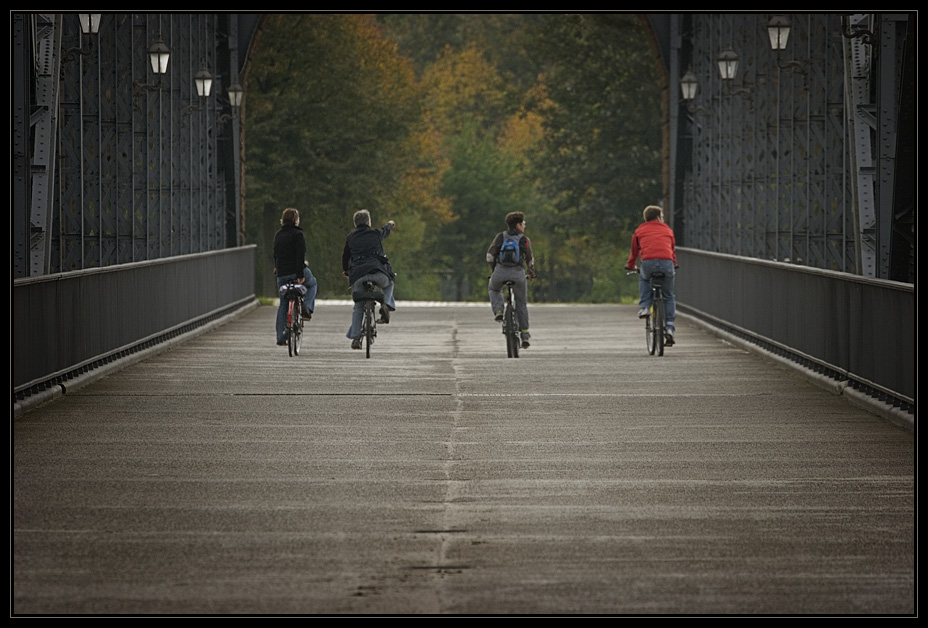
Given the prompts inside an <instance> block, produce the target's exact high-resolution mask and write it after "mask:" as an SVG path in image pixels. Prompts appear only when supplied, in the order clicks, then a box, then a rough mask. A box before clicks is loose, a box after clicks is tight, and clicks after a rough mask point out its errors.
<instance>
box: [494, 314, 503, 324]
mask: <svg viewBox="0 0 928 628" xmlns="http://www.w3.org/2000/svg"><path fill="white" fill-rule="evenodd" d="M493 318H495V319H496V322H497V323H502V322H503V313H502V312H496V313H495V314H494V315H493Z"/></svg>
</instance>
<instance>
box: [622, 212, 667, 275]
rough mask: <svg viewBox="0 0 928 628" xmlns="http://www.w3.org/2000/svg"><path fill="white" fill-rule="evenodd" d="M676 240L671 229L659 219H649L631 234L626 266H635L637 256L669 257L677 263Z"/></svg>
mask: <svg viewBox="0 0 928 628" xmlns="http://www.w3.org/2000/svg"><path fill="white" fill-rule="evenodd" d="M676 246H677V243H676V240H674V237H673V229H671V228H670V227H669V226H668V225H667V224H666V223H663V222H661V221H659V220H649V221H648V222H645V223H642V224H641V225H640V226H639V227H638V228H637V229H635V235H633V236H632V252H631V254H630V255H629V256H628V262H626V264H625V267H626V268H635V266H636V264H635V262H636V261H637V260H638V256H639V255H640V256H641V259H642V260H646V259H669V260H673V265H674V266H676V265H677V251H676Z"/></svg>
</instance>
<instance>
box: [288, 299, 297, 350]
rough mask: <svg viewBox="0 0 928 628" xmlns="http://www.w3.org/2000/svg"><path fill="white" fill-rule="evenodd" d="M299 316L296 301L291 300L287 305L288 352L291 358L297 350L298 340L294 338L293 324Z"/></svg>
mask: <svg viewBox="0 0 928 628" xmlns="http://www.w3.org/2000/svg"><path fill="white" fill-rule="evenodd" d="M298 315H299V310H298V309H297V308H296V301H295V300H294V299H290V301H289V302H288V304H287V351H288V352H289V353H290V357H291V358H292V357H293V356H294V353H293V351H294V349H295V348H296V338H294V333H293V324H294V320H295V318H296V316H298Z"/></svg>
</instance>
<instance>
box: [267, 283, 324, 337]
mask: <svg viewBox="0 0 928 628" xmlns="http://www.w3.org/2000/svg"><path fill="white" fill-rule="evenodd" d="M293 281H296V275H295V274H293V275H284V276H283V277H278V278H277V294H280V287H281V286H282V285H284V284H287V283H291V282H293ZM303 285H304V286H306V296H305V297H303V304H304V305H305V306H306V307H308V308H309V311H310V312H312V311H313V310H315V309H316V292H318V291H319V286H318V284H317V283H316V278H315V277H313V274H312V272H310V270H309V269H308V268H304V269H303ZM286 326H287V301H286V299H281V300H280V306H278V308H277V342H283V341H284V340H286V339H287V336H286V335H284V328H285V327H286Z"/></svg>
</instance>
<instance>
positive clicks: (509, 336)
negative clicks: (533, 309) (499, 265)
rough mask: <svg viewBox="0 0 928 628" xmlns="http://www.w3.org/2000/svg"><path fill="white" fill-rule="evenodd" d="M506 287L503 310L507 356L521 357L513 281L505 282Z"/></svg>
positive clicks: (520, 341)
mask: <svg viewBox="0 0 928 628" xmlns="http://www.w3.org/2000/svg"><path fill="white" fill-rule="evenodd" d="M503 285H504V287H505V289H506V296H505V299H506V304H505V309H504V310H503V335H504V336H506V356H507V357H510V358H517V357H519V345H520V344H521V343H522V340H521V338H520V334H519V325H518V322H517V320H516V308H515V306H514V305H513V296H512V286H513V285H514V284H513V282H511V281H507V282H506V283H505V284H503Z"/></svg>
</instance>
